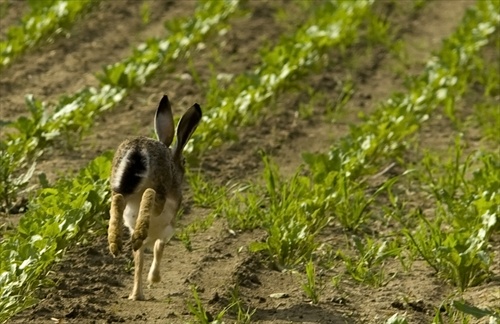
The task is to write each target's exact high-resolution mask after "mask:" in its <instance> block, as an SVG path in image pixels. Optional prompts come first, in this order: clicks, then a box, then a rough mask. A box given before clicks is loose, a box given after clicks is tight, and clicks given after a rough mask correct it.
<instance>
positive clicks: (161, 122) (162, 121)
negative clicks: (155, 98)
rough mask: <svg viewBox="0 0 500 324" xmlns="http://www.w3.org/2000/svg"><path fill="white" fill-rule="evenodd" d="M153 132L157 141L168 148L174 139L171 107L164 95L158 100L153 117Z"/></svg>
mask: <svg viewBox="0 0 500 324" xmlns="http://www.w3.org/2000/svg"><path fill="white" fill-rule="evenodd" d="M155 132H156V136H157V137H158V140H159V141H160V142H162V143H163V144H165V145H167V146H170V144H172V140H173V139H174V117H173V115H172V107H170V101H169V100H168V97H167V96H166V95H163V98H161V100H160V104H159V105H158V109H156V115H155Z"/></svg>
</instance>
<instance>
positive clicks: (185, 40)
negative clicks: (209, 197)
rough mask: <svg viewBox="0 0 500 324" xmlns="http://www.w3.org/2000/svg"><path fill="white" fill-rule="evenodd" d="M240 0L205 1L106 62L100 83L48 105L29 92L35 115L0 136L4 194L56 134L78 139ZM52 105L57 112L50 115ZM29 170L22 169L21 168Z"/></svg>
mask: <svg viewBox="0 0 500 324" xmlns="http://www.w3.org/2000/svg"><path fill="white" fill-rule="evenodd" d="M238 3H239V2H238V1H237V0H227V1H200V3H199V5H198V7H197V8H196V11H195V13H194V15H193V16H192V17H190V18H186V19H179V20H176V21H174V22H170V23H169V24H168V25H169V27H170V30H169V36H168V37H167V38H165V39H156V38H152V39H149V40H148V41H147V42H146V43H144V44H141V45H139V46H138V47H137V48H136V49H135V50H134V52H133V54H132V56H130V57H129V58H126V59H125V60H123V61H122V62H119V63H115V64H112V65H110V66H107V67H105V68H104V72H103V73H102V74H100V75H99V79H100V80H101V85H100V88H94V87H86V88H84V89H82V90H80V91H79V92H77V93H76V94H74V95H71V96H63V97H61V98H60V99H59V101H58V102H57V103H56V104H55V106H53V107H52V106H48V105H46V104H44V103H42V102H41V101H39V100H36V99H35V98H34V97H33V96H31V95H28V96H27V97H26V105H27V107H28V109H29V111H30V113H31V117H30V118H27V117H20V118H18V119H17V120H16V121H15V122H13V123H11V124H10V125H9V126H11V127H12V128H13V129H15V131H12V132H10V133H9V134H8V135H7V137H8V138H7V139H6V140H3V141H1V142H0V149H2V150H3V151H4V154H3V155H2V156H1V157H0V166H1V167H2V173H1V174H0V199H1V200H3V202H4V204H5V205H6V208H8V207H9V206H10V204H11V202H12V201H13V199H14V198H15V196H16V195H17V194H18V192H19V191H20V190H21V189H22V188H24V187H25V186H26V184H27V183H28V181H29V179H30V177H31V175H32V173H33V170H34V168H35V161H36V159H37V158H38V157H39V156H40V155H41V154H43V150H44V149H45V148H46V147H47V146H49V145H50V144H51V143H53V142H54V141H55V140H56V139H59V140H61V139H66V141H67V142H68V143H69V142H71V143H74V142H75V141H76V140H77V139H78V138H79V136H81V134H82V133H83V132H85V131H88V129H90V127H91V126H92V125H93V122H94V120H95V118H96V116H98V115H99V114H100V113H102V112H104V111H106V110H109V109H111V108H113V107H115V106H116V105H117V104H118V103H120V102H121V101H122V100H123V99H124V98H125V97H126V95H127V94H128V93H129V91H130V90H131V89H132V88H136V87H139V86H142V85H143V84H144V83H145V82H146V81H147V80H148V79H150V78H151V77H152V75H153V74H154V73H155V72H157V71H158V69H160V68H161V67H162V66H164V65H165V64H169V63H172V62H173V61H175V60H176V59H178V58H179V57H182V56H184V55H187V54H188V53H189V50H191V49H192V48H194V47H195V46H196V44H198V43H200V42H202V41H203V40H204V39H205V38H206V37H207V36H208V34H209V33H211V32H214V30H220V29H221V28H223V27H224V26H225V22H226V21H227V19H228V18H229V17H230V16H231V15H232V14H233V13H234V12H235V11H236V10H237V7H238ZM48 111H50V112H52V113H51V114H50V115H49V114H48ZM20 169H25V170H28V171H27V172H25V173H22V174H20V175H19V170H20Z"/></svg>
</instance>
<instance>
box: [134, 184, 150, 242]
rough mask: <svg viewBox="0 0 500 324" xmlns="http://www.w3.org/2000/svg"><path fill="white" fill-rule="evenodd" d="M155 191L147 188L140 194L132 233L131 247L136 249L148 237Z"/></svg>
mask: <svg viewBox="0 0 500 324" xmlns="http://www.w3.org/2000/svg"><path fill="white" fill-rule="evenodd" d="M155 196H156V192H155V191H154V190H153V189H151V188H148V189H146V191H144V193H143V194H142V200H141V206H140V209H139V216H138V217H137V223H136V224H135V230H134V233H133V234H132V248H133V249H134V251H137V250H139V249H140V248H141V246H142V242H143V241H144V240H145V239H146V238H147V237H148V231H149V219H150V217H151V213H152V212H153V208H154V202H155Z"/></svg>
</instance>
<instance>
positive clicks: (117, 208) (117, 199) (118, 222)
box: [108, 193, 125, 257]
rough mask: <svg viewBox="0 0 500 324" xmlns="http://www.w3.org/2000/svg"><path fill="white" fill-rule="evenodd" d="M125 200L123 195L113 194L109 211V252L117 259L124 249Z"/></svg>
mask: <svg viewBox="0 0 500 324" xmlns="http://www.w3.org/2000/svg"><path fill="white" fill-rule="evenodd" d="M124 210H125V199H124V198H123V196H122V195H120V194H117V193H113V196H112V198H111V208H110V211H109V227H108V244H109V251H110V252H111V254H112V255H113V256H114V257H116V256H117V255H118V253H120V251H121V249H122V227H123V211H124Z"/></svg>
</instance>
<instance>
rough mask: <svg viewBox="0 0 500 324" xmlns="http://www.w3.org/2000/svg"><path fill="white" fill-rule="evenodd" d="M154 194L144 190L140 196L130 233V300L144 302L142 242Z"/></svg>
mask: <svg viewBox="0 0 500 324" xmlns="http://www.w3.org/2000/svg"><path fill="white" fill-rule="evenodd" d="M155 195H156V192H155V191H154V190H153V189H149V188H148V189H146V191H144V193H143V194H142V199H141V205H140V208H139V215H138V217H137V223H136V224H135V229H134V232H133V233H132V248H133V249H134V288H133V290H132V293H131V294H130V296H129V297H128V298H129V299H132V300H144V293H143V291H142V268H143V267H144V247H143V246H142V243H143V241H144V240H145V239H146V238H147V237H148V232H149V219H150V218H151V213H152V212H153V207H154V201H155Z"/></svg>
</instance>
